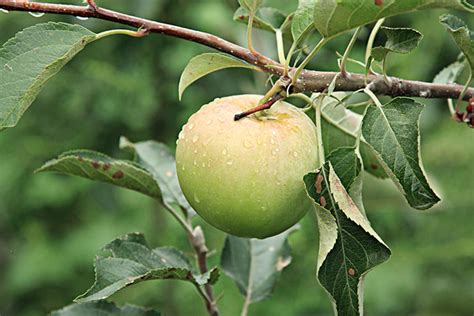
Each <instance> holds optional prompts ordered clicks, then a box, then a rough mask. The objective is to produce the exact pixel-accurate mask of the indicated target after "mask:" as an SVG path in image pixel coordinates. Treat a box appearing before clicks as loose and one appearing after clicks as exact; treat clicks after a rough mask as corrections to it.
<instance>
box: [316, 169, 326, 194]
mask: <svg viewBox="0 0 474 316" xmlns="http://www.w3.org/2000/svg"><path fill="white" fill-rule="evenodd" d="M323 180H324V178H323V176H322V175H320V174H319V173H318V175H317V176H316V182H315V184H314V185H315V188H316V193H321V191H322V186H321V183H322V182H323Z"/></svg>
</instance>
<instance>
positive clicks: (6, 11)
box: [0, 9, 10, 13]
mask: <svg viewBox="0 0 474 316" xmlns="http://www.w3.org/2000/svg"><path fill="white" fill-rule="evenodd" d="M0 12H3V13H10V11H8V10H5V9H0Z"/></svg>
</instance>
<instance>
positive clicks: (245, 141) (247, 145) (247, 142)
mask: <svg viewBox="0 0 474 316" xmlns="http://www.w3.org/2000/svg"><path fill="white" fill-rule="evenodd" d="M244 147H245V148H252V143H251V142H250V141H248V140H244Z"/></svg>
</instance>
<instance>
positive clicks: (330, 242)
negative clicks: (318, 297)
mask: <svg viewBox="0 0 474 316" xmlns="http://www.w3.org/2000/svg"><path fill="white" fill-rule="evenodd" d="M304 181H305V184H306V190H307V192H308V194H309V196H310V197H311V198H312V199H313V200H314V202H315V207H316V215H317V219H318V227H319V238H320V240H319V253H318V263H317V277H318V280H319V282H320V283H321V285H322V286H323V287H324V289H325V290H326V292H327V293H328V294H329V295H330V298H331V300H332V302H333V304H334V307H335V308H334V309H335V311H336V314H337V315H362V308H363V305H362V304H363V280H364V276H365V275H366V273H367V272H369V271H370V270H371V269H373V268H374V267H375V266H377V265H379V264H381V263H383V262H384V261H386V260H387V259H388V258H389V256H390V249H389V248H388V247H387V246H386V245H385V243H384V242H383V241H382V239H381V238H380V237H379V236H378V235H377V233H376V232H375V231H374V230H373V229H372V227H371V226H370V223H369V222H368V221H367V219H366V218H365V217H364V215H363V214H362V212H360V210H359V209H358V208H357V206H356V204H355V203H354V201H353V200H352V199H351V198H350V196H349V195H348V193H347V191H346V190H345V188H344V186H343V184H342V183H341V181H340V179H339V178H338V176H337V175H336V173H335V172H334V169H333V168H332V165H331V163H330V162H326V163H325V164H324V165H323V166H322V167H321V168H320V169H319V170H318V171H317V172H316V173H309V174H307V175H306V176H305V177H304Z"/></svg>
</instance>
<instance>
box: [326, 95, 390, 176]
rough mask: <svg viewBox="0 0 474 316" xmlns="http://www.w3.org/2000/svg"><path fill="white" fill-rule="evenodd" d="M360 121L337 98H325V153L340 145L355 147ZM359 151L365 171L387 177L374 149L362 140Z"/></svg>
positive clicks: (357, 115) (358, 117)
mask: <svg viewBox="0 0 474 316" xmlns="http://www.w3.org/2000/svg"><path fill="white" fill-rule="evenodd" d="M334 96H336V97H342V96H345V94H343V93H340V92H336V93H334ZM361 122H362V116H361V115H359V114H356V113H354V112H352V111H350V110H347V109H345V108H344V106H343V105H342V104H339V102H338V101H337V100H334V99H332V98H325V99H324V103H323V106H322V124H321V127H322V134H323V144H324V151H325V153H326V155H328V154H330V153H331V152H333V151H334V150H336V149H338V148H340V147H355V144H356V138H357V133H358V130H359V128H360V125H361ZM359 151H360V155H361V157H362V161H363V163H364V169H365V170H366V171H367V172H369V173H371V174H372V175H374V176H376V177H379V178H386V177H387V174H386V173H385V171H384V170H383V168H382V164H381V162H380V161H379V158H377V156H376V153H375V151H374V150H373V149H372V148H371V147H370V146H369V145H368V144H367V143H366V142H365V141H364V140H361V142H360V148H359Z"/></svg>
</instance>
